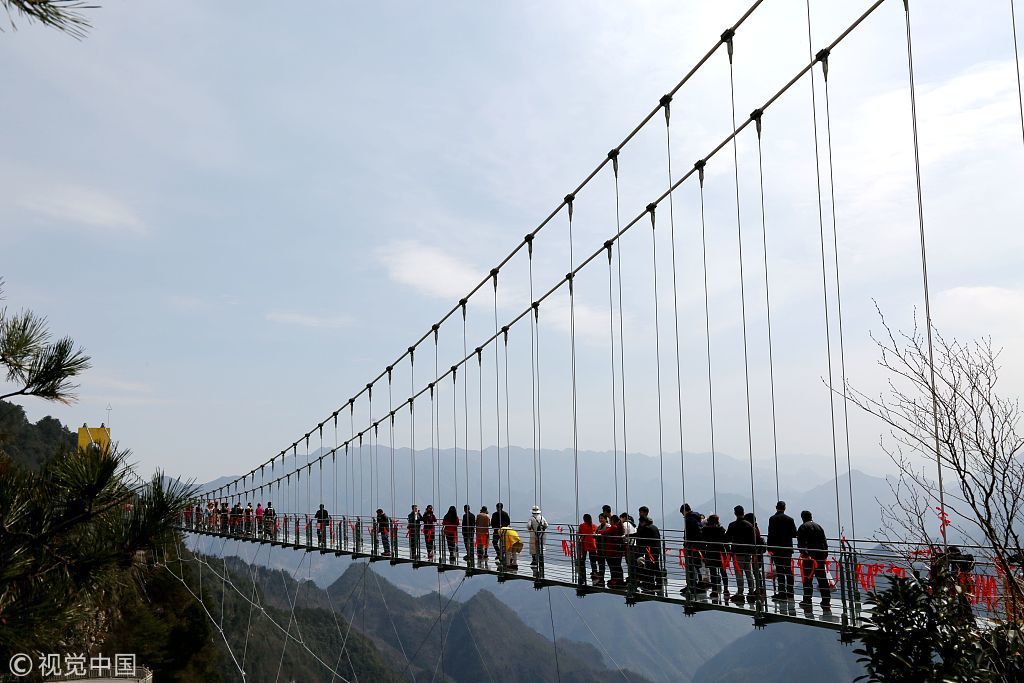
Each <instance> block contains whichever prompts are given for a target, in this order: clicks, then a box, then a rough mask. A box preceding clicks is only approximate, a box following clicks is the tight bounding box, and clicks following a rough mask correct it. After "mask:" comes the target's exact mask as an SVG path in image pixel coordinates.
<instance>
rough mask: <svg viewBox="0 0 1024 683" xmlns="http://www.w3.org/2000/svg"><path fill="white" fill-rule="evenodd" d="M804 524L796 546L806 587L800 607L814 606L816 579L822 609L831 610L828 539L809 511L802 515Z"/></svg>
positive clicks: (797, 536) (802, 578)
mask: <svg viewBox="0 0 1024 683" xmlns="http://www.w3.org/2000/svg"><path fill="white" fill-rule="evenodd" d="M800 519H801V520H803V524H801V525H800V528H799V529H797V530H796V545H797V547H798V548H799V549H800V579H801V582H802V583H803V586H804V599H803V600H801V601H800V606H801V607H803V608H805V609H806V608H810V607H812V606H813V605H814V600H813V599H812V596H813V595H814V579H815V578H817V579H818V592H820V593H821V608H822V609H823V610H826V611H828V610H830V609H831V602H832V592H831V590H830V589H829V585H828V572H826V571H825V562H827V561H828V539H827V538H825V530H824V529H822V528H821V525H820V524H818V523H817V522H815V521H814V520H813V519H812V518H811V513H810V511H809V510H804V511H803V512H801V513H800Z"/></svg>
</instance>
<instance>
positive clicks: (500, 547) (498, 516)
mask: <svg viewBox="0 0 1024 683" xmlns="http://www.w3.org/2000/svg"><path fill="white" fill-rule="evenodd" d="M511 524H512V521H511V520H510V519H509V516H508V513H507V512H505V504H504V503H495V504H494V514H493V515H491V529H492V533H491V543H492V544H493V545H494V555H495V556H496V557H497V558H498V565H499V566H504V564H505V544H504V543H502V542H501V535H500V534H499V533H498V529H503V528H505V527H507V526H510V525H511Z"/></svg>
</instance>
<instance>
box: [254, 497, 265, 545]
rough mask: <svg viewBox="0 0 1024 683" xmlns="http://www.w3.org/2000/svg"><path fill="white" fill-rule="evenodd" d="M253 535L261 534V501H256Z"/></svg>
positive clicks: (260, 536)
mask: <svg viewBox="0 0 1024 683" xmlns="http://www.w3.org/2000/svg"><path fill="white" fill-rule="evenodd" d="M253 535H254V536H256V537H257V538H262V536H263V503H262V502H261V501H260V502H257V503H256V533H255V534H253Z"/></svg>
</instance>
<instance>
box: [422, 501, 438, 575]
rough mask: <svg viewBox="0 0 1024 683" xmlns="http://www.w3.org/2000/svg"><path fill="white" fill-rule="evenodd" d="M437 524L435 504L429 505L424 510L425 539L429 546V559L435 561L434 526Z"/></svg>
mask: <svg viewBox="0 0 1024 683" xmlns="http://www.w3.org/2000/svg"><path fill="white" fill-rule="evenodd" d="M436 524H437V515H435V514H434V506H433V505H428V506H427V509H426V510H424V511H423V540H424V541H425V542H426V546H427V561H428V562H433V561H434V526H435V525H436Z"/></svg>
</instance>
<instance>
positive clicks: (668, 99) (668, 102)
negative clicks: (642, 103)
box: [658, 95, 672, 126]
mask: <svg viewBox="0 0 1024 683" xmlns="http://www.w3.org/2000/svg"><path fill="white" fill-rule="evenodd" d="M658 102H659V104H661V108H662V109H664V110H665V125H666V126H667V125H668V121H669V118H670V117H671V115H672V96H671V95H662V96H661V99H660V100H658Z"/></svg>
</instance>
